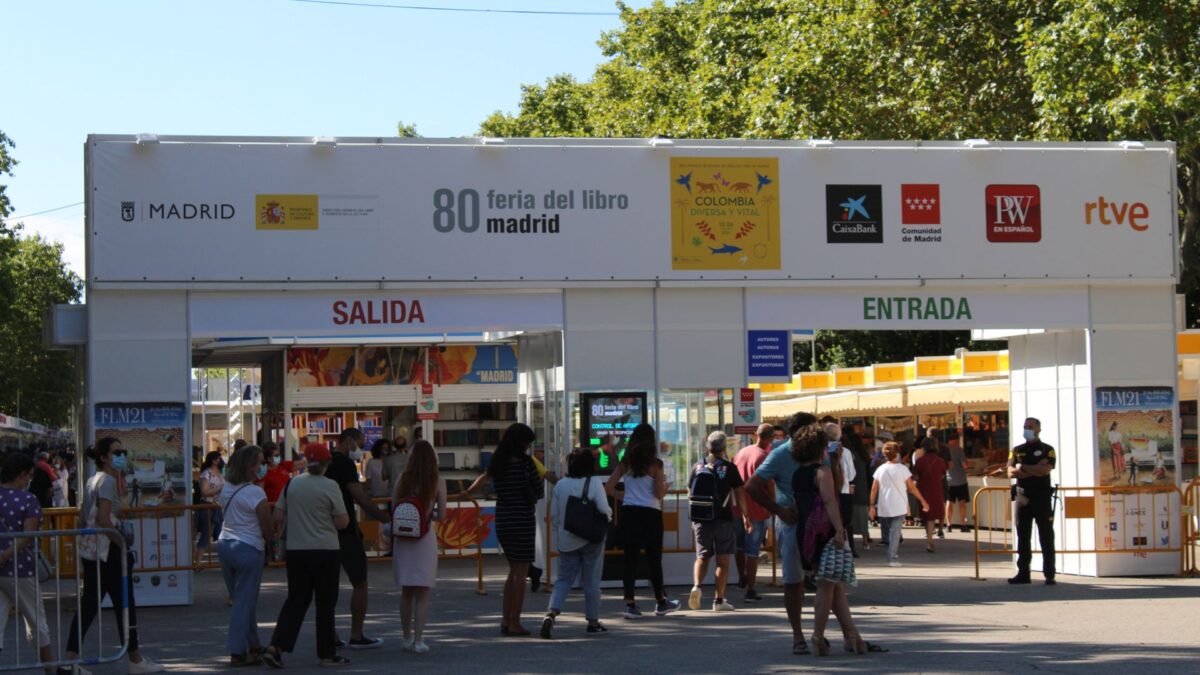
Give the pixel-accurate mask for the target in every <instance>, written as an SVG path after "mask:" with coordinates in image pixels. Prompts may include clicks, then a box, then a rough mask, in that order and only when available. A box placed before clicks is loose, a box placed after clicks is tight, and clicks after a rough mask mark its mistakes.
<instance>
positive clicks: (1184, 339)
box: [1175, 331, 1200, 356]
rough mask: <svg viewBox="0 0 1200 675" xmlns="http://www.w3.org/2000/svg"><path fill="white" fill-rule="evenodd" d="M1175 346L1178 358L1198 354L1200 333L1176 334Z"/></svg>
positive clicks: (1199, 352) (1199, 350)
mask: <svg viewBox="0 0 1200 675" xmlns="http://www.w3.org/2000/svg"><path fill="white" fill-rule="evenodd" d="M1175 344H1176V346H1177V350H1178V351H1179V355H1180V356H1184V355H1195V354H1200V331H1185V332H1183V333H1176V334H1175Z"/></svg>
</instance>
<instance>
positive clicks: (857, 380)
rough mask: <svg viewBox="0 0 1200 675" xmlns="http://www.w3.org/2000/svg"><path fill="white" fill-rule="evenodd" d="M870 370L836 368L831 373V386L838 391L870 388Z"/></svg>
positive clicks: (868, 368)
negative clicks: (852, 388)
mask: <svg viewBox="0 0 1200 675" xmlns="http://www.w3.org/2000/svg"><path fill="white" fill-rule="evenodd" d="M871 370H872V369H871V368H870V367H866V368H836V369H834V371H833V384H834V386H836V387H837V388H838V389H849V388H851V387H869V386H871Z"/></svg>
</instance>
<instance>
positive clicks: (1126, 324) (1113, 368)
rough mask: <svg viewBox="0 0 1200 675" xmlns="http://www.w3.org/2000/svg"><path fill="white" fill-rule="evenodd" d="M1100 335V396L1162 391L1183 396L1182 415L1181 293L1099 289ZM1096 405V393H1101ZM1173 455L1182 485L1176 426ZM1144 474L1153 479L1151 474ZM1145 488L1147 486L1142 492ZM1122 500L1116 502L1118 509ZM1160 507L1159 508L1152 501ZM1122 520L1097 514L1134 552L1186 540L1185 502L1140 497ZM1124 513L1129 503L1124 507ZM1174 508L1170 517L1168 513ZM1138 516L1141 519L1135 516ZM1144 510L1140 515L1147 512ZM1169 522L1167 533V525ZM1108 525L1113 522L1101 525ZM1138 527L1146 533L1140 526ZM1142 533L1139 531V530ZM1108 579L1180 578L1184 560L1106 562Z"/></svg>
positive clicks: (1096, 352)
mask: <svg viewBox="0 0 1200 675" xmlns="http://www.w3.org/2000/svg"><path fill="white" fill-rule="evenodd" d="M1090 297H1091V317H1092V331H1091V334H1090V336H1089V338H1090V339H1089V356H1090V360H1091V366H1092V385H1093V389H1098V388H1101V387H1156V388H1166V389H1170V390H1172V391H1174V392H1175V395H1174V396H1172V397H1171V404H1170V408H1171V409H1170V417H1171V419H1172V420H1174V419H1175V418H1176V417H1177V416H1178V413H1179V396H1178V385H1177V378H1178V374H1177V369H1178V362H1177V361H1178V360H1177V357H1176V351H1177V343H1176V339H1175V333H1176V325H1175V320H1176V317H1175V295H1174V287H1173V286H1129V287H1101V288H1093V289H1092V291H1091V293H1090ZM1092 400H1093V401H1094V400H1095V394H1093V399H1092ZM1088 423H1089V424H1088V431H1089V440H1090V441H1091V446H1092V448H1091V450H1092V460H1093V466H1094V467H1097V469H1096V470H1094V475H1095V476H1096V477H1097V479H1099V478H1100V477H1101V472H1100V471H1099V470H1098V467H1099V452H1098V445H1099V443H1098V429H1097V420H1096V415H1095V414H1093V415H1092V416H1091V418H1090V419H1089V420H1088ZM1172 427H1173V428H1172V431H1171V436H1172V439H1173V443H1172V448H1173V450H1174V452H1173V453H1172V457H1173V462H1174V464H1175V467H1174V468H1175V471H1174V473H1173V474H1171V475H1173V476H1174V477H1175V480H1176V482H1177V481H1178V476H1179V475H1180V474H1179V470H1178V467H1179V465H1178V462H1179V459H1180V452H1179V448H1180V444H1179V427H1178V425H1177V424H1174V425H1172ZM1142 475H1145V473H1143V474H1142ZM1140 484H1142V483H1141V482H1139V485H1140ZM1117 501H1118V500H1114V502H1117ZM1152 501H1153V502H1154V503H1151V502H1152ZM1122 503H1123V507H1121V508H1119V509H1118V510H1120V511H1121V513H1113V514H1112V515H1111V516H1109V515H1108V514H1099V513H1098V514H1096V515H1097V518H1098V519H1100V518H1101V517H1103V519H1106V520H1108V521H1112V522H1117V523H1118V525H1117V527H1118V528H1119V529H1118V530H1117V533H1118V534H1119V535H1120V541H1118V542H1116V543H1117V544H1118V545H1119V546H1120V547H1121V548H1130V547H1131V546H1133V545H1134V543H1133V541H1132V537H1133V536H1134V535H1138V534H1140V535H1141V536H1142V537H1146V538H1147V539H1148V540H1150V541H1156V542H1157V543H1159V544H1161V537H1164V536H1165V537H1167V538H1168V540H1173V541H1175V542H1178V541H1179V537H1180V534H1181V533H1180V532H1179V531H1178V529H1179V525H1180V523H1179V521H1180V517H1179V513H1180V507H1181V505H1180V503H1179V499H1178V497H1177V496H1176V495H1171V496H1170V499H1169V500H1162V499H1161V498H1160V499H1158V500H1151V499H1150V498H1146V497H1143V498H1141V500H1140V501H1138V502H1137V503H1134V501H1133V500H1132V498H1129V499H1127V500H1126V501H1124V502H1122ZM1117 506H1119V507H1120V506H1121V504H1117ZM1164 508H1165V509H1167V512H1166V513H1164V512H1163V509H1164ZM1130 511H1134V512H1132V513H1131V512H1130ZM1139 511H1140V512H1139ZM1164 522H1165V523H1166V524H1167V527H1166V529H1165V530H1164V529H1163V528H1162V526H1161V524H1162V523H1164ZM1100 524H1101V525H1107V524H1108V523H1107V522H1102V523H1100ZM1135 524H1137V525H1138V528H1134V527H1133V525H1135ZM1135 529H1137V531H1136V532H1135V531H1134V530H1135ZM1098 557H1099V575H1100V576H1123V575H1151V574H1178V573H1179V571H1180V565H1181V561H1180V556H1179V554H1178V553H1174V554H1171V553H1138V554H1135V553H1112V554H1105V555H1100V556H1098Z"/></svg>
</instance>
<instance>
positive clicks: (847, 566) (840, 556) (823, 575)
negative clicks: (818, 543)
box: [817, 539, 858, 586]
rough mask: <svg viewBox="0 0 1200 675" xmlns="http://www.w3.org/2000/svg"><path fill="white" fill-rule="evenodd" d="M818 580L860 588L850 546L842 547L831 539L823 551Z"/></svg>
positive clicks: (818, 568)
mask: <svg viewBox="0 0 1200 675" xmlns="http://www.w3.org/2000/svg"><path fill="white" fill-rule="evenodd" d="M817 578H818V579H823V580H825V581H832V582H834V583H838V584H847V585H849V586H858V577H857V576H856V575H855V573H854V553H853V552H852V551H851V550H850V546H849V545H848V544H843V545H841V546H838V545H837V542H836V541H834V540H833V539H830V540H829V541H828V542H827V543H826V544H825V548H824V550H822V551H821V562H820V564H819V565H817Z"/></svg>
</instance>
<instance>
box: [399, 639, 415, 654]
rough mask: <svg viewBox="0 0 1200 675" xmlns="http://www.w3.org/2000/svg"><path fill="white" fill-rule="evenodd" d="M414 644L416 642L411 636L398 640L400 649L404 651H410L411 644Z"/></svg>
mask: <svg viewBox="0 0 1200 675" xmlns="http://www.w3.org/2000/svg"><path fill="white" fill-rule="evenodd" d="M415 644H416V643H415V642H414V641H413V639H412V638H404V640H402V641H401V642H400V649H402V650H404V651H406V652H411V651H413V646H414V645H415Z"/></svg>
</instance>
